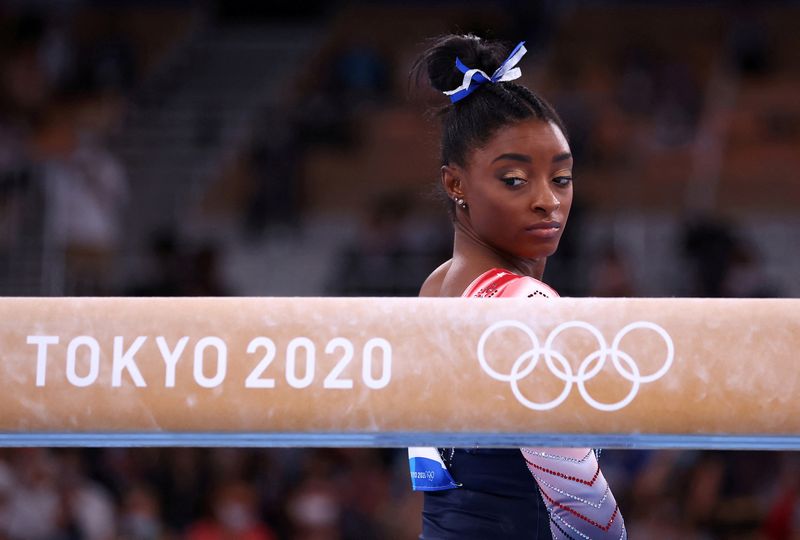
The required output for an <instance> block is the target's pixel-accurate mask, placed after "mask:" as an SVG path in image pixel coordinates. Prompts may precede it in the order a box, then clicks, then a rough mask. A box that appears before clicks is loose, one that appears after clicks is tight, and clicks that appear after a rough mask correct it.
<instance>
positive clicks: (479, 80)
mask: <svg viewBox="0 0 800 540" xmlns="http://www.w3.org/2000/svg"><path fill="white" fill-rule="evenodd" d="M526 52H528V50H527V49H526V48H525V42H524V41H520V42H519V44H518V45H517V46H516V47H514V50H513V51H511V54H509V55H508V58H506V59H505V60H504V61H503V63H502V64H500V67H499V68H497V69H496V70H495V72H494V73H492V76H491V77H489V76H488V75H487V74H486V73H485V72H483V71H481V70H480V69H470V68H468V67H467V66H465V65H464V64H463V62H461V59H460V58H458V57H456V67H457V68H458V70H459V71H460V72H461V73H463V74H464V80H463V81H462V82H461V86H459V87H458V88H456V89H455V90H449V91H446V92H444V94H445V95H446V96H450V101H451V102H452V103H455V102H457V101H460V100H462V99H464V98H465V97H467V96H468V95H470V94H471V93H472V92H474V91H475V89H476V88H478V87H479V86H480V85H482V84H484V83H487V82H490V83H498V82H503V81H513V80H514V79H519V78H520V77H521V76H522V71H520V69H519V68H518V67H516V65H517V63H518V62H519V61H520V59H521V58H522V57H523V56H524V55H525V53H526Z"/></svg>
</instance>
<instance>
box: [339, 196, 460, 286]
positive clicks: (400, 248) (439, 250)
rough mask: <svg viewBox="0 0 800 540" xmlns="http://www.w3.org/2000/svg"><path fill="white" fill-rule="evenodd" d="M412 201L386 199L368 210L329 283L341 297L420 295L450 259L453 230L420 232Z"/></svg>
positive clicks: (406, 197) (422, 229)
mask: <svg viewBox="0 0 800 540" xmlns="http://www.w3.org/2000/svg"><path fill="white" fill-rule="evenodd" d="M413 203H414V201H413V199H412V198H411V197H410V196H409V195H407V194H405V193H400V192H393V193H388V194H385V195H383V196H381V197H379V198H378V199H377V201H376V202H375V203H374V205H373V207H372V208H371V209H370V210H369V213H368V215H367V216H366V218H365V220H364V222H363V223H362V225H361V227H360V228H359V231H358V233H357V237H356V239H355V240H354V241H353V243H352V244H350V245H348V246H346V247H345V248H344V250H343V251H342V253H341V254H340V256H339V261H340V262H339V266H338V269H337V270H336V272H335V273H334V274H333V277H332V281H331V283H330V284H329V290H330V293H331V294H333V295H338V296H359V295H364V296H416V295H417V293H418V292H419V286H420V284H421V283H422V282H423V281H424V280H425V277H426V276H427V275H428V273H429V272H430V271H431V269H433V268H436V267H437V266H438V265H440V264H441V263H443V262H444V261H445V260H447V259H448V258H449V256H450V255H449V252H448V251H447V249H446V248H447V247H449V243H450V242H451V236H450V234H451V230H452V229H451V228H450V225H447V226H446V227H447V228H446V229H444V228H443V229H441V230H439V229H436V230H426V229H428V228H427V227H424V226H422V227H419V228H417V226H416V225H417V220H416V216H415V215H414V214H415V213H414V207H413Z"/></svg>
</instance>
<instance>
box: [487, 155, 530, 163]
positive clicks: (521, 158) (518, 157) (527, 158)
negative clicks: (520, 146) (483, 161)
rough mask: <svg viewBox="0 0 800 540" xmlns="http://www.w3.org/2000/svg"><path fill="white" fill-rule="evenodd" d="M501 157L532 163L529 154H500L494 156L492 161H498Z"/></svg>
mask: <svg viewBox="0 0 800 540" xmlns="http://www.w3.org/2000/svg"><path fill="white" fill-rule="evenodd" d="M501 159H511V160H513V161H521V162H523V163H532V162H533V160H532V159H531V157H530V156H526V155H525V154H500V155H499V156H497V157H496V158H494V159H493V160H492V163H494V162H495V161H500V160H501Z"/></svg>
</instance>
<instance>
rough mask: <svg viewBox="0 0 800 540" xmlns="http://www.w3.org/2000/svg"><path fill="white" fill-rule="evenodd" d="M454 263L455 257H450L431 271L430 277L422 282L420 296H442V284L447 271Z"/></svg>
mask: <svg viewBox="0 0 800 540" xmlns="http://www.w3.org/2000/svg"><path fill="white" fill-rule="evenodd" d="M452 264H453V259H450V260H448V261H446V262H444V263H442V264H441V265H439V267H438V268H437V269H436V270H434V271H433V272H431V275H429V276H428V279H426V280H425V282H424V283H423V284H422V287H420V289H419V295H420V296H441V295H442V294H441V293H442V285H443V284H444V278H445V277H447V272H448V270H450V266H451V265H452Z"/></svg>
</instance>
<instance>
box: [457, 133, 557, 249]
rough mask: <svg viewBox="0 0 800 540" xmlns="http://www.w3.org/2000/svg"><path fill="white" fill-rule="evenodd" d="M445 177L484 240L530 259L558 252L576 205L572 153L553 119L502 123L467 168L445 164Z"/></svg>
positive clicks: (465, 218) (462, 213) (467, 221)
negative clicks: (573, 194)
mask: <svg viewBox="0 0 800 540" xmlns="http://www.w3.org/2000/svg"><path fill="white" fill-rule="evenodd" d="M442 179H443V181H444V183H445V188H446V189H447V190H448V192H449V193H450V194H451V196H453V197H460V198H463V199H464V201H465V202H466V203H467V206H468V207H467V209H466V210H464V209H462V208H460V207H458V206H457V207H456V214H457V219H458V220H460V221H461V222H462V224H464V225H465V226H466V227H468V228H470V229H471V230H472V231H473V233H474V234H475V235H476V236H477V237H478V238H479V239H480V240H482V241H483V242H486V243H487V244H489V245H490V246H492V247H493V248H495V249H498V250H500V251H502V252H505V253H507V254H510V255H513V256H516V257H522V258H525V259H540V258H542V257H548V256H550V255H552V254H553V253H554V252H555V250H556V248H557V247H558V242H559V240H560V239H561V234H562V233H563V231H564V227H565V225H566V223H567V217H568V216H569V211H570V207H571V206H572V154H571V153H570V149H569V144H567V140H566V138H565V137H564V134H563V133H562V132H561V130H560V129H559V128H558V127H557V126H556V125H555V124H553V123H552V122H545V121H542V120H539V119H536V118H534V119H530V120H524V121H522V122H519V123H517V124H512V125H509V126H506V127H504V128H501V129H500V130H499V131H498V132H497V133H496V134H495V135H494V136H493V137H492V138H491V139H489V141H488V142H487V144H486V145H484V146H483V147H481V148H476V149H475V150H473V151H472V153H471V154H469V155H468V157H467V163H466V164H465V166H464V167H459V166H453V165H450V166H445V167H443V173H442Z"/></svg>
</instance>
